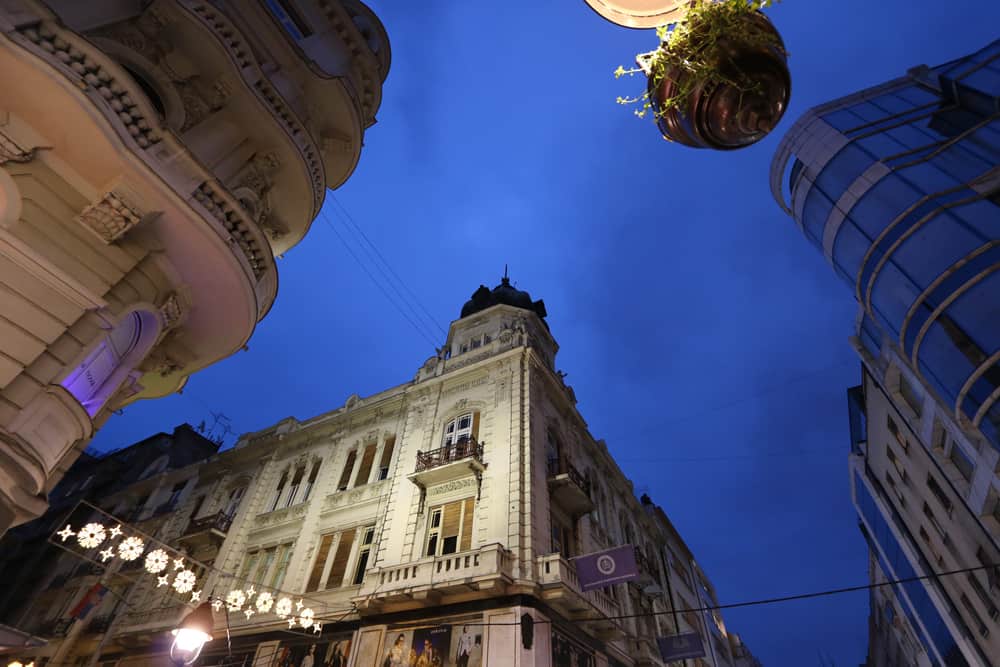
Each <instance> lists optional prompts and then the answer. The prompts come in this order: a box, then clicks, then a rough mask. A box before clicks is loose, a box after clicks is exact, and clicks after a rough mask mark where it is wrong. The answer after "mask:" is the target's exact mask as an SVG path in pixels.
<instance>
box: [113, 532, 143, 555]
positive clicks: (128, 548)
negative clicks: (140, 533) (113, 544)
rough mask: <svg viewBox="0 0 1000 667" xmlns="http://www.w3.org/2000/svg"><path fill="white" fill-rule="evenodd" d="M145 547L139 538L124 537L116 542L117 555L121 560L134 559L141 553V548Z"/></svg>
mask: <svg viewBox="0 0 1000 667" xmlns="http://www.w3.org/2000/svg"><path fill="white" fill-rule="evenodd" d="M145 547H146V545H145V544H144V543H143V541H142V539H141V538H138V537H135V536H133V537H126V538H125V539H124V540H122V541H121V542H120V543H119V544H118V555H119V556H120V557H121V559H122V560H135V559H136V558H138V557H139V556H141V555H142V550H143V549H144V548H145Z"/></svg>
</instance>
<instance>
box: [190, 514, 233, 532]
mask: <svg viewBox="0 0 1000 667" xmlns="http://www.w3.org/2000/svg"><path fill="white" fill-rule="evenodd" d="M231 525H233V517H232V516H230V515H229V514H226V513H225V512H224V511H220V512H217V513H216V514H211V515H209V516H203V517H201V518H200V519H191V521H189V522H188V525H187V528H186V529H185V530H184V534H185V535H190V534H192V533H200V532H202V531H206V530H217V531H219V532H220V533H228V532H229V527H230V526H231Z"/></svg>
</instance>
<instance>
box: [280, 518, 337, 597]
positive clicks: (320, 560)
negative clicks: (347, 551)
mask: <svg viewBox="0 0 1000 667" xmlns="http://www.w3.org/2000/svg"><path fill="white" fill-rule="evenodd" d="M333 536H334V533H330V534H329V535H324V536H323V541H322V542H320V544H319V551H318V552H317V554H316V562H315V563H313V569H312V574H310V575H309V583H308V585H307V586H306V593H310V592H312V591H314V590H316V589H317V588H319V580H320V579H321V578H322V577H323V567H324V566H325V565H326V557H327V556H328V555H329V553H330V543H331V542H333ZM282 556H284V554H282Z"/></svg>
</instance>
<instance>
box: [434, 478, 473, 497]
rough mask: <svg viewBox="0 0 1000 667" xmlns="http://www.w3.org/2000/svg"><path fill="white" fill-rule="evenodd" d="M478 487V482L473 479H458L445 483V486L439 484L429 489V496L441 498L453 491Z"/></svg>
mask: <svg viewBox="0 0 1000 667" xmlns="http://www.w3.org/2000/svg"><path fill="white" fill-rule="evenodd" d="M475 487H476V480H475V479H474V478H472V477H469V478H467V479H456V480H452V481H450V482H445V483H444V484H438V485H437V486H432V487H430V488H429V489H427V496H428V497H430V496H440V495H443V494H445V493H450V492H451V491H460V490H462V489H471V488H475Z"/></svg>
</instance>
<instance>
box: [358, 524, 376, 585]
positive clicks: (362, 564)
mask: <svg viewBox="0 0 1000 667" xmlns="http://www.w3.org/2000/svg"><path fill="white" fill-rule="evenodd" d="M361 530H362V531H364V532H363V533H362V537H361V546H360V548H359V549H358V564H357V565H355V566H354V585H355V586H360V585H361V582H362V581H364V580H365V570H366V569H368V557H369V555H370V554H371V551H372V540H373V539H374V538H375V526H368V527H367V528H362V529H361Z"/></svg>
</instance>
